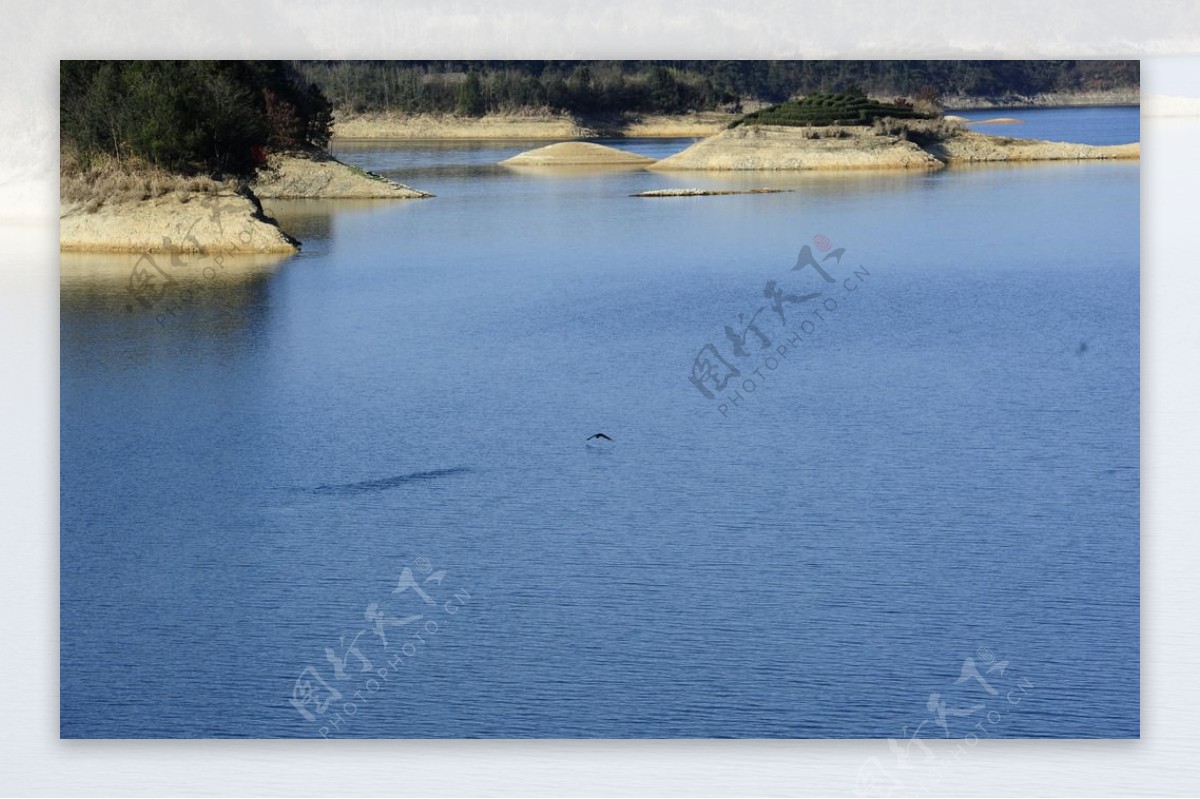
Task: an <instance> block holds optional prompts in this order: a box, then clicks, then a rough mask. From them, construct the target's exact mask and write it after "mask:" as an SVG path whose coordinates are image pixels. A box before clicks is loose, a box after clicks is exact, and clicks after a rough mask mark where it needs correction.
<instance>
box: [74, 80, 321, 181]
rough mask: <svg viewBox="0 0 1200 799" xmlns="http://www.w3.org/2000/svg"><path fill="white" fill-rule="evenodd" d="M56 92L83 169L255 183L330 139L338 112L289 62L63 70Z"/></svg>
mask: <svg viewBox="0 0 1200 799" xmlns="http://www.w3.org/2000/svg"><path fill="white" fill-rule="evenodd" d="M59 91H60V99H59V110H60V120H61V121H60V124H61V132H62V139H63V144H64V146H66V147H70V148H72V149H73V151H74V152H73V155H76V156H79V157H80V158H81V159H82V161H83V162H84V163H85V164H86V163H88V162H90V160H92V159H94V158H96V157H98V156H100V157H108V158H113V159H116V160H117V161H125V160H127V159H140V160H142V161H145V162H148V163H150V164H153V165H155V166H158V167H161V168H163V169H167V170H170V171H172V172H178V173H183V174H210V175H248V174H250V173H252V172H253V171H254V170H255V169H256V168H257V167H258V166H260V165H261V164H262V163H263V162H264V160H265V158H266V154H267V153H268V152H270V151H272V150H296V149H305V148H315V147H324V146H325V145H326V144H328V142H329V137H330V135H331V133H332V125H333V106H332V104H331V103H330V101H329V100H328V99H327V98H326V97H325V95H324V94H323V93H322V92H321V90H320V89H319V88H318V87H317V86H316V85H315V84H313V83H311V82H310V81H306V80H305V79H304V78H303V76H302V75H301V74H300V73H299V72H298V71H297V70H296V69H295V67H294V66H293V65H292V64H290V63H289V62H286V61H63V62H61V65H60V68H59Z"/></svg>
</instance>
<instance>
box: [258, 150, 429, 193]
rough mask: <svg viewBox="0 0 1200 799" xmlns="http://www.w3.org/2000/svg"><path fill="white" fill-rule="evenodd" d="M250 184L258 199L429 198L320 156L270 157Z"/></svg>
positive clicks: (405, 187)
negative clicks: (265, 165)
mask: <svg viewBox="0 0 1200 799" xmlns="http://www.w3.org/2000/svg"><path fill="white" fill-rule="evenodd" d="M250 185H251V188H252V189H253V190H254V193H255V194H257V195H258V196H259V197H262V198H263V199H268V198H269V199H275V200H367V199H396V200H406V199H420V198H424V197H432V196H433V195H432V194H429V193H428V192H424V191H419V190H418V189H414V188H411V187H409V186H405V185H403V184H401V183H396V182H395V181H392V180H388V179H387V178H385V177H382V176H380V175H376V174H375V173H373V172H365V171H363V170H362V169H359V168H358V167H355V166H349V165H348V164H343V163H342V162H341V161H338V160H337V159H335V158H330V157H329V156H320V155H295V154H292V155H272V156H271V158H270V160H269V162H268V163H267V167H266V168H265V169H264V170H262V171H261V172H260V173H259V176H258V177H257V178H256V179H255V181H254V182H253V183H252V184H250Z"/></svg>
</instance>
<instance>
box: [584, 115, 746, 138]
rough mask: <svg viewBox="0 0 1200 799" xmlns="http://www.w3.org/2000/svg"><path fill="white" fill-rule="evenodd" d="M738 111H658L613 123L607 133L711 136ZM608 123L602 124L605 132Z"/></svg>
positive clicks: (657, 135)
mask: <svg viewBox="0 0 1200 799" xmlns="http://www.w3.org/2000/svg"><path fill="white" fill-rule="evenodd" d="M739 116H740V114H725V113H720V112H716V111H704V112H699V113H694V114H677V115H672V114H662V115H647V116H639V117H633V118H631V119H628V120H623V121H621V122H620V123H618V124H616V125H613V126H612V130H611V133H612V135H616V136H627V137H630V138H647V139H650V138H697V139H699V138H704V137H705V136H715V135H717V134H718V133H720V132H721V131H723V130H725V128H727V127H729V123H730V122H733V121H734V120H735V119H737V118H738V117H739ZM608 128H609V126H604V129H605V132H606V133H608V132H610V131H609V130H608Z"/></svg>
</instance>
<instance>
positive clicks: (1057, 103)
mask: <svg viewBox="0 0 1200 799" xmlns="http://www.w3.org/2000/svg"><path fill="white" fill-rule="evenodd" d="M1140 101H1141V90H1140V89H1138V87H1136V86H1130V87H1126V88H1123V89H1104V90H1099V91H1081V92H1047V93H1044V94H1006V95H998V96H991V97H945V98H943V99H942V105H943V106H944V107H945V108H948V109H951V108H952V109H955V110H959V111H964V110H967V109H972V108H979V109H982V108H1062V107H1071V106H1094V105H1138V103H1139V102H1140Z"/></svg>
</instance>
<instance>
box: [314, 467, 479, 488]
mask: <svg viewBox="0 0 1200 799" xmlns="http://www.w3.org/2000/svg"><path fill="white" fill-rule="evenodd" d="M469 471H471V470H470V469H468V468H467V467H465V466H454V467H452V468H449V469H433V470H432V471H428V472H412V473H410V474H400V475H396V476H395V477H385V478H383V479H381V480H364V481H363V482H361V483H339V484H336V485H323V486H317V487H316V488H314V489H313V490H312V492H313V493H314V494H357V493H362V492H367V491H386V490H388V489H389V488H399V487H400V486H404V485H408V484H409V483H416V482H419V481H422V480H436V479H437V478H439V477H449V476H450V475H452V474H462V473H465V472H469Z"/></svg>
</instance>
